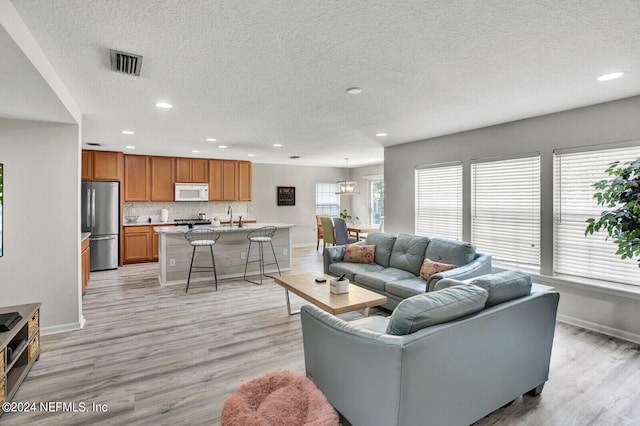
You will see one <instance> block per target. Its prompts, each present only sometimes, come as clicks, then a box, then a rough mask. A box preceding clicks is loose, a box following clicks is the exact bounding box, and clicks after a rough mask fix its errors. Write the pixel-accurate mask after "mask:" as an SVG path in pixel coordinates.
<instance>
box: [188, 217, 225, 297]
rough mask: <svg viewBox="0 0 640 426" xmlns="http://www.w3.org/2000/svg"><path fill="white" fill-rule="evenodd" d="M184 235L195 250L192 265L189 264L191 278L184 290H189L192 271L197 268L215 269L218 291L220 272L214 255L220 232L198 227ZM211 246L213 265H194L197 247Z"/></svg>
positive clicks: (214, 274) (201, 269)
mask: <svg viewBox="0 0 640 426" xmlns="http://www.w3.org/2000/svg"><path fill="white" fill-rule="evenodd" d="M184 237H185V238H186V239H187V241H189V244H191V245H192V246H193V252H192V253H191V265H190V266H189V278H187V288H186V289H185V290H184V292H185V293H186V292H188V291H189V283H190V282H191V271H192V270H193V269H197V270H200V271H213V277H214V279H215V283H216V291H218V273H217V272H216V260H215V258H214V257H213V246H214V245H215V243H216V241H218V238H220V233H219V232H217V231H214V230H213V229H211V228H197V229H192V230H190V231H187V232H186V233H185V234H184ZM198 247H209V251H210V252H211V263H212V264H213V266H193V259H194V258H195V257H196V248H198Z"/></svg>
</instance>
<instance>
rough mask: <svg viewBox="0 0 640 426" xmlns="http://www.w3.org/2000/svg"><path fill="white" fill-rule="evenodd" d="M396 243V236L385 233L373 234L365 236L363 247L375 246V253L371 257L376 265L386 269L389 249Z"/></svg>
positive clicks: (389, 256) (389, 254) (389, 253)
mask: <svg viewBox="0 0 640 426" xmlns="http://www.w3.org/2000/svg"><path fill="white" fill-rule="evenodd" d="M395 241H396V236H395V235H393V234H387V233H385V232H375V233H373V234H369V235H367V239H366V240H365V245H372V244H373V245H375V246H376V253H375V255H374V257H373V259H374V260H375V262H376V263H377V264H378V265H382V266H383V267H385V268H387V267H388V266H389V258H391V249H392V248H393V243H394V242H395Z"/></svg>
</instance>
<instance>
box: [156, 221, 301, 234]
mask: <svg viewBox="0 0 640 426" xmlns="http://www.w3.org/2000/svg"><path fill="white" fill-rule="evenodd" d="M263 226H275V227H276V228H293V227H295V226H296V225H292V224H289V223H247V224H245V225H244V226H243V227H242V228H238V226H237V225H235V226H234V227H233V228H231V227H230V226H228V225H227V226H219V227H217V228H213V227H211V228H213V229H214V230H215V231H218V232H220V233H221V234H224V233H227V232H250V231H253V230H256V229H258V228H262V227H263ZM198 228H209V226H206V225H196V226H195V227H194V228H193V229H198ZM154 231H156V232H157V233H159V234H184V233H185V232H187V231H190V229H189V227H188V226H186V225H179V226H174V227H165V226H158V227H156V228H154Z"/></svg>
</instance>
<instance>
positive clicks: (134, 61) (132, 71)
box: [111, 49, 142, 76]
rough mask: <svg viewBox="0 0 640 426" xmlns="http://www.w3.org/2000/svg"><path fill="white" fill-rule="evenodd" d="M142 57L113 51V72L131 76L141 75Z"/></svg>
mask: <svg viewBox="0 0 640 426" xmlns="http://www.w3.org/2000/svg"><path fill="white" fill-rule="evenodd" d="M141 67H142V56H140V55H134V54H133V53H126V52H119V51H117V50H113V49H112V50H111V70H113V71H116V72H121V73H123V74H129V75H137V76H139V75H140V68H141Z"/></svg>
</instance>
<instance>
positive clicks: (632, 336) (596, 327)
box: [557, 314, 640, 344]
mask: <svg viewBox="0 0 640 426" xmlns="http://www.w3.org/2000/svg"><path fill="white" fill-rule="evenodd" d="M557 319H558V321H560V322H563V323H566V324H570V325H575V326H576V327H581V328H585V329H587V330H591V331H595V332H597V333H601V334H606V335H607V336H612V337H617V338H619V339H623V340H628V341H629V342H632V343H637V344H640V335H639V334H636V333H630V332H628V331H624V330H620V329H617V328H613V327H608V326H606V325H602V324H596V323H594V322H591V321H585V320H581V319H579V318H574V317H571V316H568V315H561V314H558V316H557Z"/></svg>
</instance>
